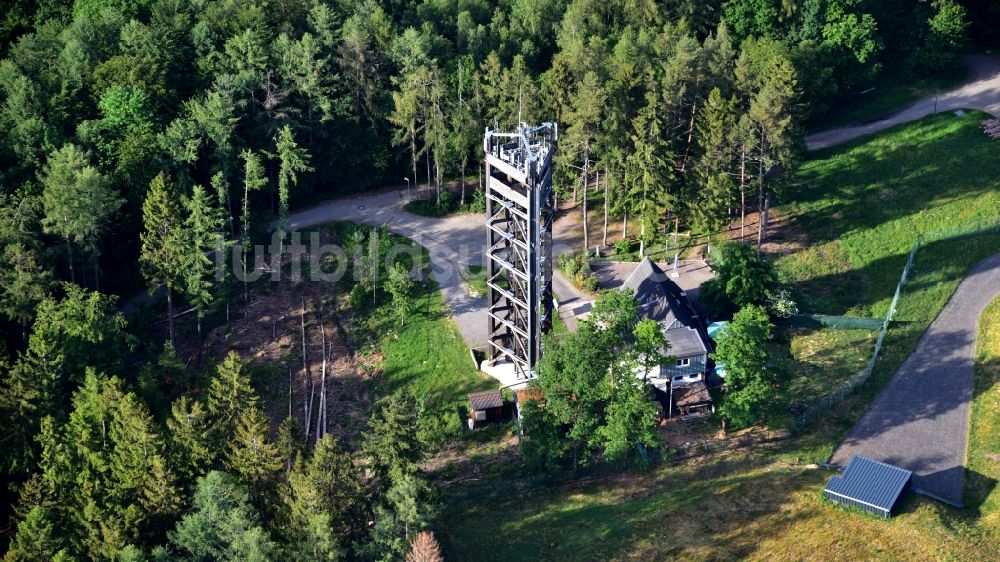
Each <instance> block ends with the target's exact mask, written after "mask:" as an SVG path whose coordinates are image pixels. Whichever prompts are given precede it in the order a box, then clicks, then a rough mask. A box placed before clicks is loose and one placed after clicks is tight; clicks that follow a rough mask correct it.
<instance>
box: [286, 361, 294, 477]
mask: <svg viewBox="0 0 1000 562" xmlns="http://www.w3.org/2000/svg"><path fill="white" fill-rule="evenodd" d="M287 367H288V417H289V418H291V417H292V366H291V365H288V366H287ZM291 471H292V456H291V455H288V458H287V459H285V472H291Z"/></svg>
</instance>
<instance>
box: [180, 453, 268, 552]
mask: <svg viewBox="0 0 1000 562" xmlns="http://www.w3.org/2000/svg"><path fill="white" fill-rule="evenodd" d="M168 536H169V538H170V543H171V544H172V545H173V546H174V548H175V549H176V550H177V551H179V552H180V553H181V554H183V555H185V556H188V557H190V559H192V560H233V561H235V560H252V561H254V562H267V561H270V560H275V559H278V556H277V554H278V552H277V545H275V543H274V541H273V540H272V539H271V537H270V536H268V533H267V531H266V530H265V529H264V527H263V526H261V523H260V515H259V514H258V513H257V512H256V511H255V510H254V508H253V506H252V505H251V504H250V500H249V497H248V495H247V492H246V490H245V489H244V488H243V487H242V486H241V485H240V484H239V483H238V482H236V480H235V479H234V478H233V477H232V476H230V475H229V474H226V473H225V472H218V471H212V472H209V473H208V474H206V475H205V476H203V477H202V478H199V479H198V486H197V488H196V489H195V493H194V512H192V513H191V514H189V515H185V516H184V518H183V519H181V521H180V522H178V523H177V528H176V530H175V531H173V532H170V533H168Z"/></svg>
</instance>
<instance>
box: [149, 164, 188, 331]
mask: <svg viewBox="0 0 1000 562" xmlns="http://www.w3.org/2000/svg"><path fill="white" fill-rule="evenodd" d="M142 223H143V225H144V227H145V231H144V232H143V233H142V235H141V236H140V239H141V240H142V254H141V255H140V256H139V264H140V265H141V267H142V273H143V276H144V277H145V278H146V282H147V283H149V291H150V293H151V294H152V293H154V292H155V291H156V290H157V289H159V288H160V287H163V288H164V289H165V290H166V294H167V325H168V326H169V330H170V343H172V344H173V343H175V342H174V298H173V297H174V292H175V291H177V290H180V289H182V288H183V285H182V283H183V278H182V275H181V273H182V272H183V271H184V266H185V265H186V264H185V261H186V252H187V251H188V250H187V248H186V245H185V240H184V230H183V227H182V223H183V220H182V218H181V205H180V200H179V199H178V196H177V192H176V191H175V189H174V186H173V183H172V182H170V181H169V179H167V176H166V174H164V173H162V172H161V173H160V174H159V175H157V176H156V177H155V178H153V181H152V182H150V184H149V191H148V192H147V193H146V200H145V202H144V203H143V205H142Z"/></svg>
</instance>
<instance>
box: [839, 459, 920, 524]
mask: <svg viewBox="0 0 1000 562" xmlns="http://www.w3.org/2000/svg"><path fill="white" fill-rule="evenodd" d="M911 476H913V473H912V472H910V471H909V470H904V469H902V468H899V467H896V466H892V465H890V464H885V463H882V462H878V461H874V460H872V459H869V458H867V457H862V456H860V455H854V456H853V457H851V461H850V462H849V463H847V468H846V469H845V470H844V474H843V475H842V476H834V477H833V478H830V482H829V483H827V485H826V488H825V489H824V490H823V494H824V495H825V496H826V497H827V498H828V499H831V500H833V501H835V502H837V503H842V504H847V505H852V506H854V507H857V508H859V509H862V510H864V511H867V512H869V513H873V514H877V515H881V516H882V517H889V515H890V513H891V512H892V507H893V506H894V505H895V504H896V501H898V500H899V495H900V494H902V493H903V490H904V489H906V485H907V484H908V483H909V482H910V477H911Z"/></svg>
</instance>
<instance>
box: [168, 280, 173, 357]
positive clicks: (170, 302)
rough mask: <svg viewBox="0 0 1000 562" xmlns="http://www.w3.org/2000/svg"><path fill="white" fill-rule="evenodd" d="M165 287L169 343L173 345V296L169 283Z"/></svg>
mask: <svg viewBox="0 0 1000 562" xmlns="http://www.w3.org/2000/svg"><path fill="white" fill-rule="evenodd" d="M166 287H167V326H168V329H169V331H170V345H174V298H173V291H171V290H170V285H166Z"/></svg>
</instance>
